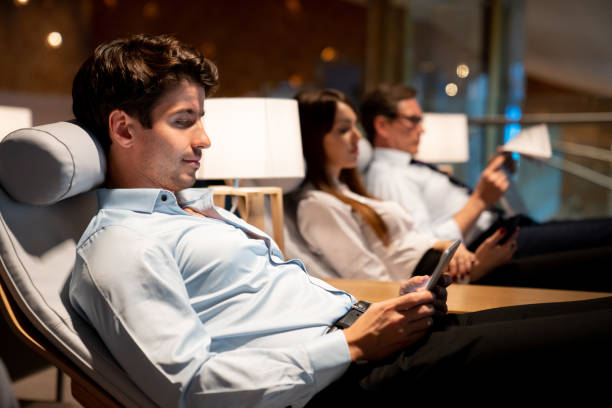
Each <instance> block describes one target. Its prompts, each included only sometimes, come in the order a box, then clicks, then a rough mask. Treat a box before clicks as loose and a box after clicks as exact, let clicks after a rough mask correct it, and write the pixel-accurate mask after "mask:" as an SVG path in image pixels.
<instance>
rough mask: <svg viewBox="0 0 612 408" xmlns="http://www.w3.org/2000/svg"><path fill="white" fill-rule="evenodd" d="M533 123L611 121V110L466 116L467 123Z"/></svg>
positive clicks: (498, 124)
mask: <svg viewBox="0 0 612 408" xmlns="http://www.w3.org/2000/svg"><path fill="white" fill-rule="evenodd" d="M513 123H518V124H521V125H523V124H524V125H533V124H539V123H550V124H564V123H565V124H568V123H612V112H581V113H579V112H573V113H525V114H523V116H522V117H521V118H520V119H519V120H511V119H508V118H507V117H506V116H504V115H490V116H485V117H471V118H468V125H497V126H500V125H510V124H513Z"/></svg>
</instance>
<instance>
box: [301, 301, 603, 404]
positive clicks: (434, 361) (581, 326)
mask: <svg viewBox="0 0 612 408" xmlns="http://www.w3.org/2000/svg"><path fill="white" fill-rule="evenodd" d="M611 363H612V298H604V299H596V300H590V301H581V302H565V303H550V304H540V305H526V306H518V307H510V308H500V309H491V310H486V311H482V312H476V313H468V314H463V315H446V316H443V317H440V318H438V319H437V320H436V322H435V324H434V327H433V329H432V330H431V332H430V333H429V334H428V335H427V336H426V337H425V338H424V339H423V340H422V341H420V342H419V343H418V344H415V345H414V346H411V347H410V348H408V349H406V350H404V351H402V352H401V353H397V354H395V355H393V356H392V357H390V358H388V359H387V360H385V361H381V362H375V363H364V364H352V365H351V367H350V368H349V370H348V371H347V372H346V373H345V374H344V375H343V376H342V377H341V378H340V379H339V380H337V381H336V382H334V383H333V384H331V385H330V386H328V387H327V388H326V389H324V390H323V391H321V392H320V393H319V394H317V395H316V396H315V397H314V398H313V400H312V401H311V402H310V403H309V406H330V405H329V404H330V403H339V402H342V403H343V406H397V405H401V406H415V405H414V404H415V403H419V402H425V403H429V405H433V406H439V405H440V403H441V402H451V403H458V402H464V403H470V404H472V405H474V404H475V403H477V404H478V405H484V404H487V405H489V406H499V405H505V404H506V403H508V402H520V403H522V404H523V405H525V406H532V405H533V404H532V403H533V402H534V401H539V402H551V401H556V402H563V403H564V404H567V403H568V402H570V401H581V403H582V404H584V403H585V402H597V403H612V391H610V384H609V378H610V369H611V366H610V364H611ZM600 406H601V405H600Z"/></svg>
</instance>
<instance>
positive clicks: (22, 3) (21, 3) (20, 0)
mask: <svg viewBox="0 0 612 408" xmlns="http://www.w3.org/2000/svg"><path fill="white" fill-rule="evenodd" d="M15 4H16V5H18V6H25V5H26V4H28V0H15Z"/></svg>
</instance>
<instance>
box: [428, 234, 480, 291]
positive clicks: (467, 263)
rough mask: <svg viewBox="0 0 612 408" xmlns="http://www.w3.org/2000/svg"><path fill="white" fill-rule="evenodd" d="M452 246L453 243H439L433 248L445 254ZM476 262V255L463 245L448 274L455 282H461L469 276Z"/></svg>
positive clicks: (453, 259) (458, 249) (452, 260)
mask: <svg viewBox="0 0 612 408" xmlns="http://www.w3.org/2000/svg"><path fill="white" fill-rule="evenodd" d="M452 244H453V242H452V241H438V242H436V244H435V245H434V246H433V248H434V249H437V250H439V251H442V252H443V251H445V250H446V249H448V247H450V246H451V245H452ZM475 262H476V255H475V254H473V253H472V252H470V251H469V250H468V249H467V248H466V247H465V245H464V244H463V243H461V245H459V247H458V248H457V251H456V252H455V255H454V256H453V258H452V259H451V261H450V263H449V265H448V270H447V271H446V273H448V274H449V275H450V277H451V279H452V281H453V282H457V281H461V280H463V279H465V278H466V277H468V276H469V274H470V271H471V270H472V268H473V267H474V263H475Z"/></svg>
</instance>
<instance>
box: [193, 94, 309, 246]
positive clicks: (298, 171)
mask: <svg viewBox="0 0 612 408" xmlns="http://www.w3.org/2000/svg"><path fill="white" fill-rule="evenodd" d="M204 112H205V115H204V118H203V121H204V128H205V129H206V132H207V133H208V136H209V137H210V140H211V147H210V148H208V149H206V150H204V151H203V155H202V162H201V167H200V169H199V170H198V172H197V173H196V177H197V178H198V179H199V180H218V179H222V180H226V183H228V184H233V187H230V186H211V188H213V189H215V200H217V201H215V202H216V203H217V205H222V203H223V202H224V200H225V196H226V195H232V196H236V197H238V199H239V201H238V204H239V205H238V208H239V211H240V214H241V216H242V218H243V219H245V220H246V221H247V222H249V223H250V224H253V225H255V226H256V227H258V228H260V229H263V219H264V213H265V211H264V196H265V195H269V196H270V203H271V210H272V219H273V223H274V238H275V240H276V242H277V244H278V245H279V247H281V250H282V249H283V243H284V240H283V236H282V231H283V225H282V190H281V189H280V188H279V187H240V186H239V180H240V179H280V178H293V179H295V178H303V177H304V156H303V153H302V139H301V134H300V121H299V113H298V106H297V101H295V100H293V99H280V98H211V99H206V100H205V102H204ZM228 180H232V181H229V182H228ZM258 184H262V181H261V180H259V182H258Z"/></svg>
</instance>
